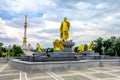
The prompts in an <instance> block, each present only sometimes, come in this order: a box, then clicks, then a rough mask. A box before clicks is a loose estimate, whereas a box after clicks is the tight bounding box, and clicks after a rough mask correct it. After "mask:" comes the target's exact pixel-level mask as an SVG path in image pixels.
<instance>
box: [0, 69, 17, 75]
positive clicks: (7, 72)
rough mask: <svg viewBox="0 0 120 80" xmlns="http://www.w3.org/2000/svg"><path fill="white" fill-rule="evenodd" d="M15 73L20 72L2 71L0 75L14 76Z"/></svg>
mask: <svg viewBox="0 0 120 80" xmlns="http://www.w3.org/2000/svg"><path fill="white" fill-rule="evenodd" d="M13 73H19V71H15V70H13V71H12V70H10V71H2V72H1V73H0V75H1V74H13Z"/></svg>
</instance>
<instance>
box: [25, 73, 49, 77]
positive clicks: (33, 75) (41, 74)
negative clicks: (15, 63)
mask: <svg viewBox="0 0 120 80" xmlns="http://www.w3.org/2000/svg"><path fill="white" fill-rule="evenodd" d="M40 76H41V77H48V76H49V75H48V74H47V73H27V77H28V78H33V77H40Z"/></svg>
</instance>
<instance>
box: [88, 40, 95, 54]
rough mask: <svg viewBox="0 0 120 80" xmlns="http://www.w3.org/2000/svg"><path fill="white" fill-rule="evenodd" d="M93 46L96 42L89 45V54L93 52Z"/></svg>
mask: <svg viewBox="0 0 120 80" xmlns="http://www.w3.org/2000/svg"><path fill="white" fill-rule="evenodd" d="M93 45H94V41H91V42H90V44H89V45H88V51H89V52H91V51H92V47H93Z"/></svg>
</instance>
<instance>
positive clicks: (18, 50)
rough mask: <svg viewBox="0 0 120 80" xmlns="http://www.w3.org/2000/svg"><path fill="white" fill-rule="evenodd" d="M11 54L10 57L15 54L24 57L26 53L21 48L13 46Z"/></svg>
mask: <svg viewBox="0 0 120 80" xmlns="http://www.w3.org/2000/svg"><path fill="white" fill-rule="evenodd" d="M10 53H11V54H10V55H13V54H14V56H21V55H24V52H23V51H22V49H21V47H20V46H17V45H13V47H12V49H11V50H10Z"/></svg>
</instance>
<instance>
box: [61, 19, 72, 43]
mask: <svg viewBox="0 0 120 80" xmlns="http://www.w3.org/2000/svg"><path fill="white" fill-rule="evenodd" d="M69 28H70V23H69V22H68V21H67V18H66V17H64V21H62V22H61V26H60V38H61V40H62V41H65V40H67V39H68V38H69Z"/></svg>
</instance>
